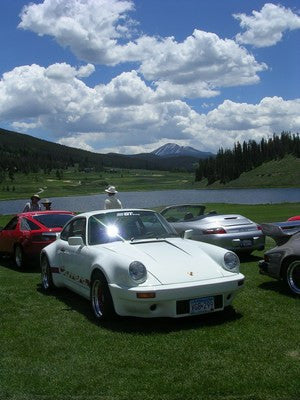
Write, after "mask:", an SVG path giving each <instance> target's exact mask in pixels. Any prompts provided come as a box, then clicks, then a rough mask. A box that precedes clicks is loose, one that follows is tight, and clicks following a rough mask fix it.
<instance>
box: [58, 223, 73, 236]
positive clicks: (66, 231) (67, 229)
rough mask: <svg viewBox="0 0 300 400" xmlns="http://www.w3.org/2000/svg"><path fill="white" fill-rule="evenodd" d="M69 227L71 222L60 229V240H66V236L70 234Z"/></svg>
mask: <svg viewBox="0 0 300 400" xmlns="http://www.w3.org/2000/svg"><path fill="white" fill-rule="evenodd" d="M70 229H71V223H69V224H68V225H66V226H65V228H64V229H63V230H62V231H61V233H60V238H61V240H68V237H69V236H72V235H70Z"/></svg>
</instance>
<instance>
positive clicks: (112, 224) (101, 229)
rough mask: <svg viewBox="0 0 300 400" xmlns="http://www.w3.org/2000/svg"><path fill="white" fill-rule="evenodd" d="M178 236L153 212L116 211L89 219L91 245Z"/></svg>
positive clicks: (89, 240)
mask: <svg viewBox="0 0 300 400" xmlns="http://www.w3.org/2000/svg"><path fill="white" fill-rule="evenodd" d="M172 236H178V235H177V233H176V231H175V230H174V229H173V228H172V227H171V226H170V225H169V224H168V223H167V222H166V221H165V219H164V218H163V217H162V216H161V215H159V214H157V213H155V212H153V211H141V210H137V211H115V212H110V213H106V214H97V215H93V216H91V217H90V218H89V225H88V243H89V244H90V245H95V244H102V243H108V242H114V241H117V240H140V239H151V238H166V237H172Z"/></svg>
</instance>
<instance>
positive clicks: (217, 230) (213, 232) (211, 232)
mask: <svg viewBox="0 0 300 400" xmlns="http://www.w3.org/2000/svg"><path fill="white" fill-rule="evenodd" d="M203 233H204V235H216V234H220V233H226V231H225V229H224V228H220V227H219V228H209V229H204V231H203Z"/></svg>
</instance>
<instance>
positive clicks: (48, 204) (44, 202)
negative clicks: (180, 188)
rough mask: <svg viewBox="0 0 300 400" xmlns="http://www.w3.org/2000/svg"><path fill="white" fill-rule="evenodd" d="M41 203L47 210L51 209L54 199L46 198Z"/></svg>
mask: <svg viewBox="0 0 300 400" xmlns="http://www.w3.org/2000/svg"><path fill="white" fill-rule="evenodd" d="M41 203H42V204H43V206H44V207H45V210H51V204H52V201H50V200H49V199H44V200H42V201H41Z"/></svg>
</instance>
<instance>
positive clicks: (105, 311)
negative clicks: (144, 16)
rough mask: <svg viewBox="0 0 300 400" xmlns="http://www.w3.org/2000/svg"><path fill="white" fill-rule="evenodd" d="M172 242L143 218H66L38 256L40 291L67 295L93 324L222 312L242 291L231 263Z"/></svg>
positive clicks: (217, 251) (126, 214)
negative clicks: (87, 306)
mask: <svg viewBox="0 0 300 400" xmlns="http://www.w3.org/2000/svg"><path fill="white" fill-rule="evenodd" d="M190 233H191V232H189V231H186V233H185V237H184V238H181V237H179V236H178V234H177V233H176V231H175V230H174V228H172V226H171V225H170V224H169V223H168V222H167V221H166V220H165V219H164V218H163V217H162V216H161V215H160V214H159V213H156V212H154V211H150V210H138V209H123V210H101V211H94V212H88V213H83V214H79V215H77V216H75V217H73V218H72V219H71V220H70V221H69V222H68V223H67V225H65V227H64V229H63V230H62V232H61V233H60V234H58V235H57V236H58V238H57V240H56V241H55V242H53V243H51V244H50V245H49V246H47V247H45V248H44V249H43V250H42V252H41V269H42V287H43V289H44V290H45V291H48V290H51V289H53V288H55V287H67V288H69V289H71V290H72V291H74V292H76V293H78V294H80V295H81V296H83V297H85V298H87V299H89V300H90V301H91V305H92V309H93V312H94V314H95V316H96V318H97V319H99V320H102V319H108V318H110V317H112V316H113V315H115V314H118V315H123V316H138V317H185V316H191V315H196V314H203V313H209V312H214V311H220V310H223V309H224V308H225V307H227V306H229V305H230V304H231V302H232V299H233V298H234V296H235V294H236V293H237V291H239V290H240V289H241V288H242V287H243V286H244V275H242V274H241V273H239V258H238V256H237V255H236V254H235V253H233V252H231V251H228V250H226V249H223V248H221V247H217V246H214V245H211V244H207V243H202V242H195V241H193V240H189V239H188V236H189V234H190Z"/></svg>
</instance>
